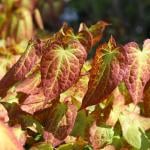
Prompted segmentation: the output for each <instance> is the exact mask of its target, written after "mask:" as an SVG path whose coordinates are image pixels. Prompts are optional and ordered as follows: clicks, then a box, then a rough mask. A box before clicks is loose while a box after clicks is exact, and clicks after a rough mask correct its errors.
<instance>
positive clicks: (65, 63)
mask: <svg viewBox="0 0 150 150" xmlns="http://www.w3.org/2000/svg"><path fill="white" fill-rule="evenodd" d="M86 56H87V53H86V51H85V49H84V48H83V46H82V45H81V44H80V43H79V42H78V41H69V42H68V44H67V45H64V46H61V45H59V44H57V43H53V44H51V46H50V47H49V48H48V50H47V52H46V53H45V55H43V57H42V60H41V76H42V87H43V90H44V94H45V96H46V98H47V99H49V100H52V99H54V98H56V97H57V96H59V94H60V93H61V92H63V91H65V90H67V89H68V88H69V87H70V86H71V85H72V84H73V83H75V82H76V81H77V80H78V77H79V74H80V70H81V67H82V65H83V63H84V61H85V59H86Z"/></svg>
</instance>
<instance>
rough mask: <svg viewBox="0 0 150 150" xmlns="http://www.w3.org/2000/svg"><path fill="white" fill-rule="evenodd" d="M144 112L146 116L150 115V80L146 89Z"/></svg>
mask: <svg viewBox="0 0 150 150" xmlns="http://www.w3.org/2000/svg"><path fill="white" fill-rule="evenodd" d="M143 102H144V113H145V115H146V117H150V81H149V82H148V84H147V86H146V88H145V90H144V97H143Z"/></svg>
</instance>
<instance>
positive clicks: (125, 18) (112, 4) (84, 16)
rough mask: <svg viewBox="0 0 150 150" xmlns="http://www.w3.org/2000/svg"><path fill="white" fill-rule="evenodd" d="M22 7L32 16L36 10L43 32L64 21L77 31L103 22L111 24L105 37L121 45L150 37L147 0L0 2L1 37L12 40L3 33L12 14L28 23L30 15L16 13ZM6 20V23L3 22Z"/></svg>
mask: <svg viewBox="0 0 150 150" xmlns="http://www.w3.org/2000/svg"><path fill="white" fill-rule="evenodd" d="M21 7H24V8H27V9H28V10H29V11H30V13H31V15H33V13H34V12H35V9H36V10H37V9H38V11H39V12H40V16H41V19H42V20H43V24H42V22H41V20H40V17H39V13H37V12H36V20H37V21H36V22H37V23H36V24H37V25H38V26H39V27H40V29H43V26H44V28H45V33H53V32H56V31H58V29H59V28H60V27H61V25H62V23H63V22H64V21H65V22H68V23H69V24H70V25H71V26H72V27H73V28H74V29H76V30H77V29H78V27H79V24H80V23H81V22H85V23H86V24H87V25H90V24H94V23H96V22H97V21H98V20H104V21H106V22H108V23H110V24H111V26H110V27H109V28H108V30H107V31H106V32H107V34H106V35H108V36H109V35H110V34H113V35H114V36H115V37H116V38H117V40H118V41H120V42H121V43H122V44H124V43H126V42H129V41H133V40H134V41H137V42H139V43H142V41H143V40H144V39H145V38H148V37H150V0H0V31H1V32H0V36H1V37H3V38H4V37H6V36H7V37H8V36H10V37H11V33H12V32H13V31H9V33H7V34H6V33H4V30H10V28H11V27H10V24H11V26H12V24H13V21H12V22H10V20H11V19H12V16H10V15H12V14H13V13H14V14H16V13H17V17H18V16H20V14H21V15H22V14H23V15H24V16H25V17H28V18H27V19H26V20H27V21H28V22H29V20H30V15H29V13H28V12H26V13H24V12H23V11H22V12H23V13H22V12H21V10H19V11H20V12H19V11H18V9H21ZM6 14H7V15H6ZM23 15H22V16H23ZM5 17H6V18H9V20H8V21H6V20H5V19H4V18H5ZM31 19H32V16H31ZM33 21H35V19H33ZM3 22H5V23H4V24H3ZM6 22H7V23H6ZM14 24H15V23H14ZM20 24H21V23H20ZM22 24H23V22H22ZM2 26H3V27H2ZM6 26H8V28H7V27H6ZM20 28H21V27H20ZM22 28H23V27H22ZM31 28H32V23H30V27H29V29H28V31H29V30H30V31H31V30H32V29H31ZM33 28H34V27H33ZM38 29H39V28H38ZM20 30H21V29H20ZM22 30H23V29H22ZM2 32H3V33H2ZM10 32H11V33H10ZM15 32H16V31H15ZM30 34H32V32H30V33H28V35H27V37H30V36H31V35H30ZM40 34H43V32H40ZM2 35H3V36H2ZM16 36H17V35H16ZM17 40H19V39H17Z"/></svg>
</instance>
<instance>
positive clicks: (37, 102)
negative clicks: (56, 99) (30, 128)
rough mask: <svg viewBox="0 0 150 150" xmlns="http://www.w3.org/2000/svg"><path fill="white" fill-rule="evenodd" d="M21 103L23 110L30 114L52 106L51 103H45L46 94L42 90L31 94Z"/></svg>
mask: <svg viewBox="0 0 150 150" xmlns="http://www.w3.org/2000/svg"><path fill="white" fill-rule="evenodd" d="M20 105H21V109H22V110H23V111H25V112H27V113H30V114H34V113H35V112H37V111H39V110H43V109H45V108H48V107H50V106H51V104H49V103H46V104H45V96H44V94H43V92H42V91H39V92H38V93H35V94H31V95H29V96H28V97H27V98H26V99H25V100H24V101H23V102H21V104H20Z"/></svg>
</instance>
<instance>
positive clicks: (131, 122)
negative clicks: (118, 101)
mask: <svg viewBox="0 0 150 150" xmlns="http://www.w3.org/2000/svg"><path fill="white" fill-rule="evenodd" d="M119 121H120V124H121V127H122V132H123V137H124V138H125V140H126V141H127V142H128V143H129V144H130V145H132V146H133V147H135V148H137V149H140V148H141V141H142V139H141V135H142V134H141V132H140V128H139V127H140V124H139V122H138V121H136V120H135V118H132V117H131V116H129V115H124V114H121V115H120V117H119Z"/></svg>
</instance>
